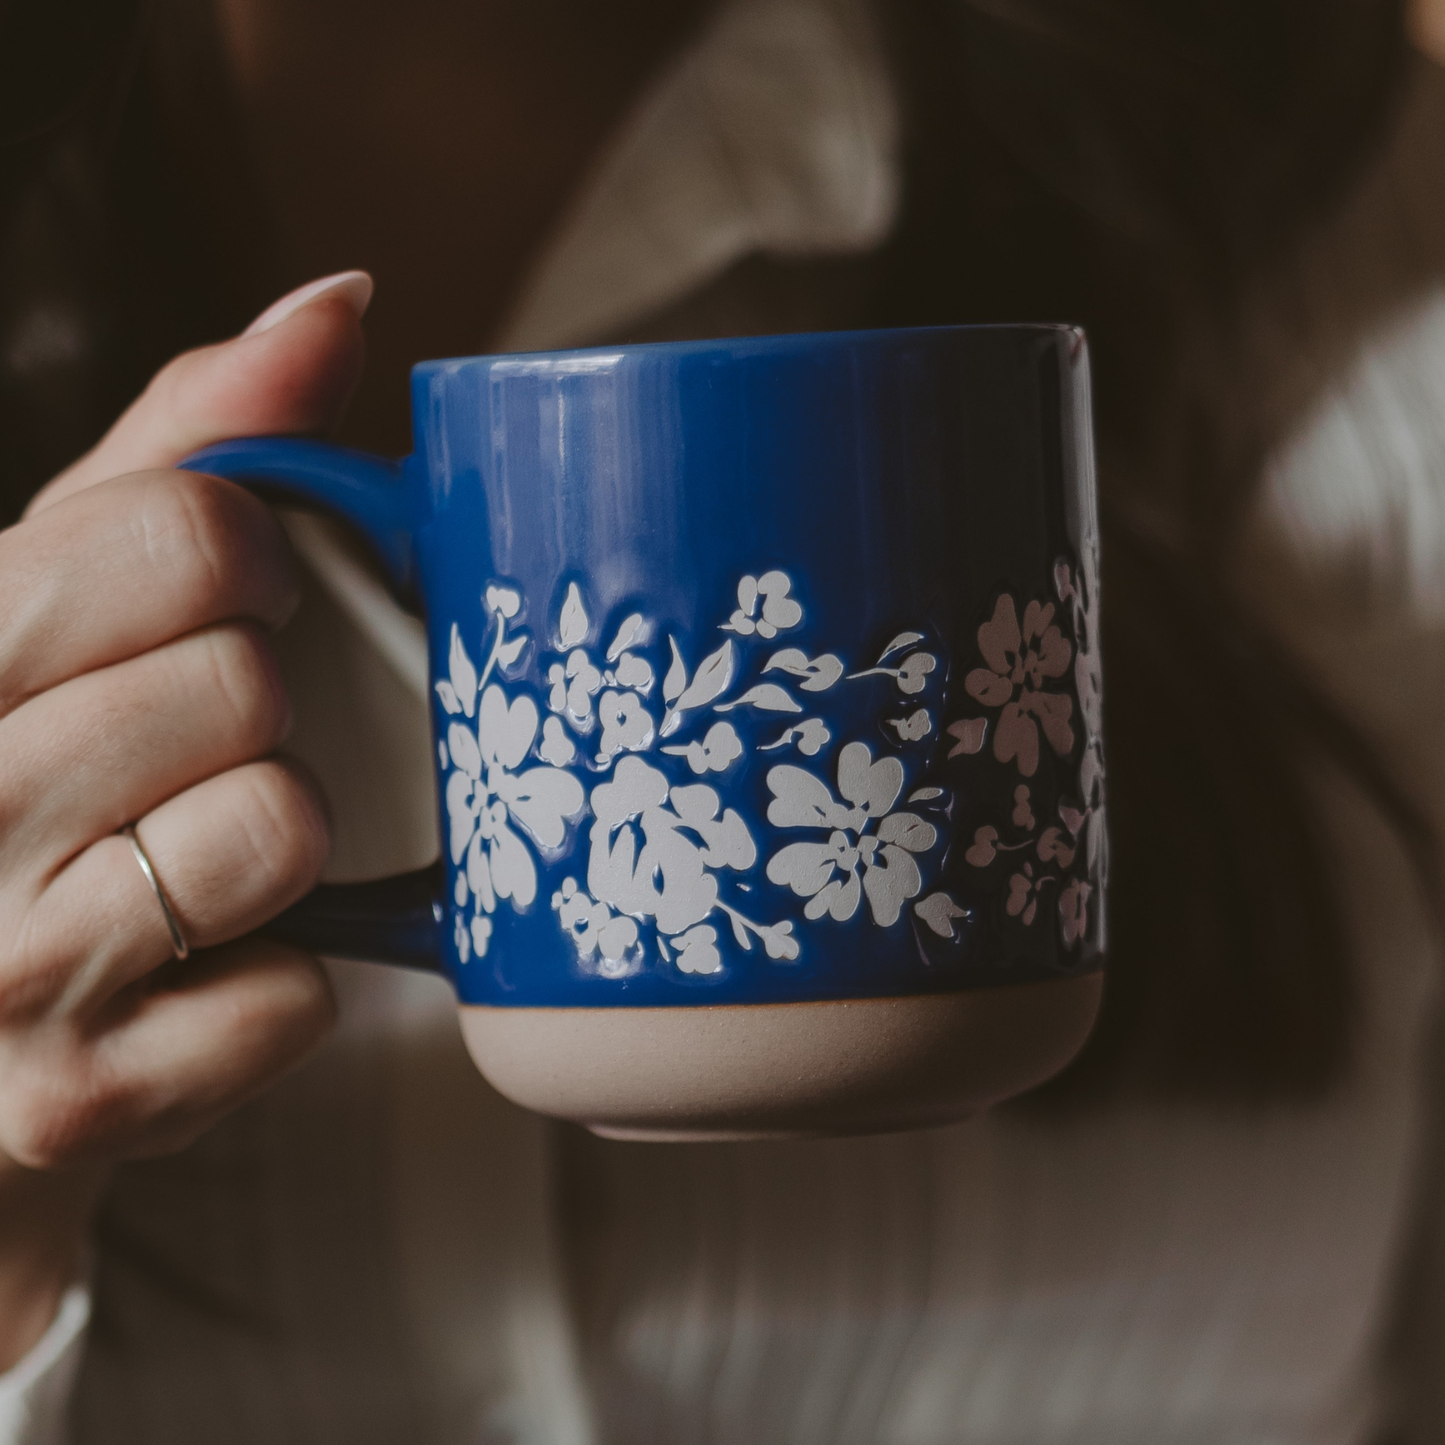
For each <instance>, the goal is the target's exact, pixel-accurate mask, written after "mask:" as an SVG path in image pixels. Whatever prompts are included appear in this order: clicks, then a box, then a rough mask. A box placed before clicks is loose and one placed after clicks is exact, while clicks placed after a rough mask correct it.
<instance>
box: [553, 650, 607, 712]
mask: <svg viewBox="0 0 1445 1445" xmlns="http://www.w3.org/2000/svg"><path fill="white" fill-rule="evenodd" d="M547 681H548V682H549V683H551V684H552V691H551V692H550V693H549V694H548V697H547V706H548V707H549V708H551V709H552V711H553V712H561V711H563V709H564V708H565V709H566V711H567V712H568V713H569V714H570V715H571V717H572V719H573V720H574V721H575V722H578V723H586V722H590V721H591V719H592V699H593V698H594V697H596V696H597V693H598V692H599V691H600V690H601V687H602V674H601V672H599V671H598V669H597V668H595V667H593V665H592V659H591V658H590V657H588V656H587V654H586V652H584V651H583V650H582V648H580V647H579V648H576V649H574V650H573V651H572V652H571V653H569V654H568V657H567V662H566V665H565V666H564V665H563V664H562V663H560V662H554V663H553V664H552V666H551V668H549V669H548V672H547Z"/></svg>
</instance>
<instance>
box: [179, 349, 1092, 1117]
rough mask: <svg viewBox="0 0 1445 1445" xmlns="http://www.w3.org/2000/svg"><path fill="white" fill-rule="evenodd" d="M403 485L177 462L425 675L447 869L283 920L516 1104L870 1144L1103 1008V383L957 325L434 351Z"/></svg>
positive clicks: (961, 1096)
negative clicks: (361, 973) (340, 560)
mask: <svg viewBox="0 0 1445 1445" xmlns="http://www.w3.org/2000/svg"><path fill="white" fill-rule="evenodd" d="M412 401H413V410H414V418H415V438H416V449H415V451H414V453H413V454H412V455H411V456H410V457H408V458H407V459H406V460H405V461H403V462H401V463H400V464H394V463H392V462H388V461H383V460H380V459H377V458H374V457H370V456H365V455H361V454H358V453H354V452H348V451H344V450H341V449H339V448H336V447H332V446H327V445H323V444H320V443H314V442H305V441H296V440H284V439H262V440H250V441H238V442H232V443H228V444H224V445H221V446H218V447H212V448H210V449H208V450H207V451H204V452H202V453H200V454H199V455H198V456H196V457H194V458H192V459H191V460H190V461H189V462H188V463H187V465H188V466H190V467H191V468H193V469H195V470H202V471H207V472H210V473H213V474H215V475H218V476H224V477H232V478H236V479H237V480H240V481H243V482H245V483H247V484H249V485H251V486H254V487H256V488H257V489H258V490H262V491H265V492H269V493H272V494H275V495H278V496H282V497H285V498H287V499H289V500H291V501H298V500H299V501H303V502H306V503H309V504H312V505H316V506H319V507H320V508H322V509H323V510H326V511H328V512H332V513H335V514H337V515H339V516H341V517H343V518H344V519H346V520H347V521H348V522H350V523H351V524H352V525H353V526H354V527H355V528H356V529H357V530H359V531H360V533H361V534H362V536H363V537H364V538H365V539H366V541H367V542H369V543H370V545H371V548H372V549H373V550H374V552H375V554H376V556H377V558H378V559H379V561H380V563H381V565H382V566H383V567H384V569H385V571H386V573H387V575H388V577H389V578H390V581H391V583H392V585H393V587H394V588H395V590H396V593H397V595H398V596H399V597H400V598H401V599H402V601H403V602H405V603H407V604H409V605H414V606H416V607H417V608H419V609H420V611H421V612H422V613H423V614H424V616H425V618H426V623H427V630H428V637H429V643H430V653H431V676H432V683H433V703H434V707H433V716H434V725H435V746H436V767H437V788H438V790H439V793H440V797H441V818H442V820H443V822H442V832H443V838H442V840H441V853H442V857H441V862H440V864H439V865H438V867H437V868H436V869H434V870H429V871H428V872H426V873H424V874H419V875H413V876H411V877H408V878H403V879H394V880H389V881H385V882H380V883H376V884H366V885H354V886H350V887H343V888H322V889H319V890H317V892H316V893H315V894H313V895H312V896H311V897H310V898H308V899H306V900H304V901H303V902H302V903H301V904H300V905H298V906H297V907H296V908H294V909H292V910H290V912H289V913H287V914H286V915H283V917H282V918H281V919H280V920H278V921H277V923H276V924H275V925H274V926H273V931H276V932H278V933H281V934H283V935H284V936H287V937H290V938H292V939H294V940H297V941H300V942H303V943H306V944H307V945H309V946H311V947H314V948H315V949H317V950H318V951H320V952H323V953H331V954H349V955H352V956H358V957H366V958H373V959H380V960H386V961H392V962H398V963H406V964H411V965H414V966H421V967H425V968H431V969H435V970H437V971H439V972H441V973H443V974H445V975H446V977H447V978H449V979H450V980H451V982H452V984H453V985H454V987H455V989H456V992H457V994H458V997H459V999H460V1001H461V1004H462V1006H463V1008H462V1013H463V1023H464V1027H465V1031H466V1034H467V1038H468V1043H469V1045H470V1047H471V1048H472V1051H473V1055H474V1057H475V1058H476V1059H477V1062H478V1064H479V1065H480V1067H481V1068H482V1070H483V1072H484V1073H486V1074H487V1075H488V1077H489V1078H491V1079H492V1081H493V1082H494V1083H495V1084H496V1085H497V1086H498V1087H499V1088H501V1089H502V1091H503V1092H505V1093H507V1094H509V1095H511V1096H512V1097H513V1098H515V1099H518V1100H519V1101H521V1102H523V1103H526V1104H529V1105H532V1106H533V1107H537V1108H540V1109H543V1110H545V1111H547V1112H551V1113H554V1114H558V1115H561V1116H564V1117H570V1118H575V1119H578V1120H581V1121H582V1122H585V1123H587V1124H589V1125H590V1126H592V1127H594V1128H597V1129H599V1130H601V1131H603V1132H610V1133H613V1134H623V1135H634V1136H650V1137H660V1136H666V1137H704V1136H707V1137H719V1136H733V1137H736V1136H741V1135H758V1134H785V1133H797V1132H808V1131H826V1130H833V1129H845V1128H886V1127H894V1126H901V1125H907V1124H914V1123H926V1122H932V1121H936V1120H941V1119H944V1118H949V1117H955V1116H957V1115H959V1114H961V1113H964V1112H967V1111H969V1110H972V1109H975V1108H978V1107H980V1106H982V1105H983V1104H986V1103H988V1102H989V1101H991V1100H993V1099H996V1098H999V1097H1002V1096H1003V1095H1006V1094H1008V1093H1011V1092H1014V1091H1016V1090H1018V1089H1020V1088H1023V1087H1027V1086H1028V1085H1029V1084H1031V1083H1033V1082H1036V1081H1038V1080H1039V1079H1041V1078H1042V1077H1045V1076H1046V1075H1047V1074H1048V1073H1050V1072H1052V1071H1053V1070H1055V1069H1056V1068H1058V1067H1059V1066H1060V1065H1061V1064H1062V1063H1063V1062H1065V1061H1066V1060H1067V1059H1068V1058H1069V1057H1070V1056H1071V1055H1072V1053H1073V1052H1074V1051H1075V1050H1076V1049H1077V1048H1078V1046H1079V1044H1080V1043H1081V1042H1082V1040H1083V1038H1084V1037H1085V1035H1086V1034H1087V1031H1088V1029H1089V1026H1090V1024H1091V1022H1092V1019H1093V1016H1094V1012H1095V1009H1096V1006H1097V1001H1098V996H1099V988H1100V974H1099V970H1100V963H1101V953H1102V948H1103V942H1104V911H1103V905H1104V875H1105V870H1106V858H1105V854H1106V842H1105V831H1104V778H1103V763H1102V740H1101V736H1100V717H1099V708H1100V688H1099V656H1098V639H1097V605H1098V580H1097V525H1096V519H1095V497H1094V481H1093V459H1092V442H1091V433H1090V408H1089V382H1088V360H1087V351H1086V348H1085V344H1084V341H1083V338H1082V336H1081V335H1080V333H1079V332H1078V331H1076V330H1073V329H1070V328H1066V327H1052V326H1008V327H939V328H929V329H924V330H900V331H874V332H852V333H839V334H820V335H802V336H779V337H767V338H757V339H744V340H730V341H708V342H695V343H678V344H666V345H644V346H624V347H615V348H607V349H595V350H586V351H573V352H556V353H548V354H538V355H525V356H486V357H474V358H470V359H466V360H457V361H437V362H426V363H423V364H422V365H419V366H418V367H416V369H415V370H414V372H413V376H412Z"/></svg>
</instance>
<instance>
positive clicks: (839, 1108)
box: [461, 973, 1103, 1141]
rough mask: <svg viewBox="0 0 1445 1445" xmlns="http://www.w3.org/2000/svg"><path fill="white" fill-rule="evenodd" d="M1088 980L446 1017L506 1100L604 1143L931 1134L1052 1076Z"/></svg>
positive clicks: (1087, 999) (1074, 1030) (1083, 1015)
mask: <svg viewBox="0 0 1445 1445" xmlns="http://www.w3.org/2000/svg"><path fill="white" fill-rule="evenodd" d="M1102 987H1103V977H1102V975H1101V974H1097V973H1094V974H1088V975H1085V976H1084V977H1082V978H1072V979H1064V980H1060V981H1058V982H1055V983H1038V984H1020V985H1017V986H1015V987H1011V988H991V989H977V990H973V991H970V992H967V993H955V994H930V995H926V996H922V997H912V998H882V999H854V1000H847V1001H828V1002H822V1003H787V1004H747V1005H736V1006H731V1007H719V1008H696V1007H694V1008H601V1009H583V1008H489V1007H477V1006H468V1007H464V1008H463V1009H462V1010H461V1018H462V1031H463V1033H464V1034H465V1036H466V1041H467V1048H468V1049H469V1050H470V1051H471V1055H472V1058H473V1059H474V1060H475V1061H476V1064H477V1067H478V1068H479V1069H480V1070H481V1071H482V1073H483V1074H485V1075H486V1077H487V1079H488V1080H490V1082H491V1083H492V1085H493V1086H494V1087H495V1088H496V1089H498V1090H499V1091H500V1092H501V1093H503V1094H505V1095H506V1096H507V1097H508V1098H509V1099H511V1100H513V1101H514V1102H516V1103H518V1104H521V1105H524V1106H525V1107H526V1108H529V1109H535V1110H537V1111H538V1112H539V1113H543V1114H550V1115H553V1116H554V1117H556V1118H560V1119H570V1120H573V1121H574V1122H576V1123H578V1124H585V1125H586V1126H587V1127H588V1128H589V1129H591V1130H592V1131H593V1132H594V1133H596V1134H602V1135H605V1136H607V1137H609V1138H614V1139H653V1140H659V1141H667V1140H671V1141H681V1140H705V1139H712V1140H727V1139H787V1138H799V1137H805V1136H808V1135H818V1134H867V1133H883V1132H885V1131H888V1130H892V1129H915V1128H921V1127H924V1126H927V1125H934V1124H946V1123H948V1122H950V1121H952V1120H956V1119H961V1118H964V1117H966V1116H967V1115H969V1114H973V1113H977V1112H978V1111H979V1110H980V1109H984V1108H986V1107H987V1106H988V1105H990V1104H994V1103H997V1102H998V1101H999V1100H1001V1099H1006V1098H1009V1097H1010V1096H1011V1095H1014V1094H1018V1093H1022V1092H1023V1091H1024V1090H1025V1089H1028V1088H1031V1087H1033V1086H1034V1085H1035V1084H1039V1083H1042V1082H1043V1081H1044V1080H1045V1079H1047V1078H1048V1077H1049V1076H1050V1075H1052V1074H1055V1073H1057V1072H1058V1070H1059V1069H1061V1068H1062V1067H1063V1066H1064V1065H1065V1064H1066V1063H1068V1061H1069V1060H1070V1059H1071V1058H1073V1056H1074V1055H1075V1054H1076V1053H1077V1052H1078V1050H1079V1048H1080V1047H1081V1045H1082V1044H1083V1042H1084V1040H1085V1038H1087V1037H1088V1033H1089V1029H1090V1027H1091V1026H1092V1024H1093V1021H1094V1016H1095V1014H1096V1013H1097V1012H1098V1007H1099V997H1100V993H1101V990H1102Z"/></svg>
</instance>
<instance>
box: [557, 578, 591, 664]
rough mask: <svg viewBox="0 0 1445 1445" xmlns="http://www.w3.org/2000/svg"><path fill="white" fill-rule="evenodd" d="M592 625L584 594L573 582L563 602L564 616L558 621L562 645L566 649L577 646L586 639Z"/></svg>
mask: <svg viewBox="0 0 1445 1445" xmlns="http://www.w3.org/2000/svg"><path fill="white" fill-rule="evenodd" d="M591 625H592V624H591V622H590V621H589V620H588V618H587V609H586V608H585V607H583V605H582V594H581V592H579V591H578V590H577V584H576V583H575V582H573V583H571V584H569V586H568V588H567V600H566V601H565V602H563V604H562V617H561V621H560V622H559V623H558V638H559V641H560V643H561V646H562V647H563V648H564V649H566V648H572V647H577V646H578V645H579V644H580V643H582V642H583V641H585V640H586V637H587V630H588V628H589V627H591Z"/></svg>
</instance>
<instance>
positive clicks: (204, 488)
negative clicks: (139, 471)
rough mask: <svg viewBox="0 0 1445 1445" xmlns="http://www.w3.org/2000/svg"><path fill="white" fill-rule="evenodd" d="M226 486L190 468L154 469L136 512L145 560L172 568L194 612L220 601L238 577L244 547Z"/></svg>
mask: <svg viewBox="0 0 1445 1445" xmlns="http://www.w3.org/2000/svg"><path fill="white" fill-rule="evenodd" d="M226 488H227V484H226V483H224V482H220V481H218V480H217V479H216V478H214V477H206V476H200V475H198V474H196V473H193V472H162V473H155V474H153V475H152V476H151V477H150V478H149V479H148V485H147V487H146V493H145V500H144V505H143V506H142V507H141V508H140V509H139V511H138V514H137V526H138V528H139V530H140V534H141V540H142V543H143V545H144V547H145V549H146V557H147V560H148V561H149V562H150V563H151V565H152V566H156V567H160V568H164V569H165V570H167V571H169V572H171V573H173V574H174V575H175V576H176V579H177V580H176V585H177V587H178V588H179V590H180V592H181V594H182V596H183V597H184V599H185V601H186V602H187V603H188V604H189V605H190V606H191V607H192V608H194V609H196V610H198V611H204V610H205V609H207V608H209V607H213V606H219V605H224V604H225V602H226V601H227V600H229V598H230V597H231V596H232V595H233V594H234V593H235V592H236V590H237V588H238V586H239V585H240V583H241V581H242V577H241V573H242V571H243V567H244V559H243V556H242V552H243V548H242V546H241V545H240V534H239V530H238V528H237V525H236V521H237V519H236V508H235V505H234V503H233V501H232V499H231V498H230V497H229V496H228V495H227V494H226Z"/></svg>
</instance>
